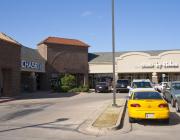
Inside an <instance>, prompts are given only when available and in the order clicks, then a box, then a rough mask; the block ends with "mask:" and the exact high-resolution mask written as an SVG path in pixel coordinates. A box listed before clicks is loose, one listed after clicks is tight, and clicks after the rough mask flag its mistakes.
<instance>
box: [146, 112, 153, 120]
mask: <svg viewBox="0 0 180 140" xmlns="http://www.w3.org/2000/svg"><path fill="white" fill-rule="evenodd" d="M146 118H147V119H150V118H154V114H149V113H147V114H146Z"/></svg>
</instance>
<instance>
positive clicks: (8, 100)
mask: <svg viewBox="0 0 180 140" xmlns="http://www.w3.org/2000/svg"><path fill="white" fill-rule="evenodd" d="M14 100H16V99H7V100H1V101H0V103H5V102H10V101H14Z"/></svg>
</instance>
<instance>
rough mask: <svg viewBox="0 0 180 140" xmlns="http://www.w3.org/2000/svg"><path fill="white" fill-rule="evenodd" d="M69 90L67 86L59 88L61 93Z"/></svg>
mask: <svg viewBox="0 0 180 140" xmlns="http://www.w3.org/2000/svg"><path fill="white" fill-rule="evenodd" d="M69 90H70V88H69V86H61V91H62V92H68V91H69Z"/></svg>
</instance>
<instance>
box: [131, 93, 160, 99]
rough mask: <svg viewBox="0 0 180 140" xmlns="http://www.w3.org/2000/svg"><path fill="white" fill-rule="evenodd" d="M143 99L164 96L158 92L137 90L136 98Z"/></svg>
mask: <svg viewBox="0 0 180 140" xmlns="http://www.w3.org/2000/svg"><path fill="white" fill-rule="evenodd" d="M141 99H162V97H161V95H160V94H159V93H158V92H135V93H134V100H141Z"/></svg>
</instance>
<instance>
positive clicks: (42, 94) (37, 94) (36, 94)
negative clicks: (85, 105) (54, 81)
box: [15, 91, 79, 100]
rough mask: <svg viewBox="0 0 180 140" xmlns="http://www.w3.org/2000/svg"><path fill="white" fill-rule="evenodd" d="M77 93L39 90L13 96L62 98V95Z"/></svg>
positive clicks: (23, 98) (21, 98)
mask: <svg viewBox="0 0 180 140" xmlns="http://www.w3.org/2000/svg"><path fill="white" fill-rule="evenodd" d="M78 94H79V93H58V92H56V93H53V92H51V91H49V92H47V91H41V92H33V93H22V94H21V95H20V96H17V97H15V98H16V99H18V100H25V99H45V98H64V97H72V96H76V95H78Z"/></svg>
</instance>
